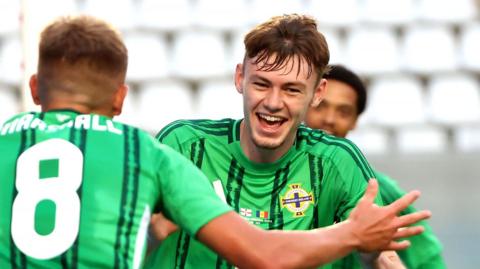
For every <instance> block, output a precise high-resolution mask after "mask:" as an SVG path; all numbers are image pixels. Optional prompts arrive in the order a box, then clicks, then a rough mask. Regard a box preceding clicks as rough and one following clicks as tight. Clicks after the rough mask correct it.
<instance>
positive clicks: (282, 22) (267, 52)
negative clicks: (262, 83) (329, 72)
mask: <svg viewBox="0 0 480 269" xmlns="http://www.w3.org/2000/svg"><path fill="white" fill-rule="evenodd" d="M244 44H245V50H246V53H245V57H248V58H254V57H257V58H256V60H255V64H259V63H262V66H261V70H265V71H273V70H278V69H281V68H283V67H285V65H286V64H287V62H288V61H289V60H290V59H291V58H292V57H296V56H298V57H301V58H303V59H304V60H305V61H306V62H307V64H308V76H310V75H311V74H312V72H313V71H315V72H316V74H317V76H318V77H317V83H318V81H319V80H320V78H322V76H323V74H324V72H325V71H326V67H327V64H328V61H329V59H330V52H329V50H328V45H327V42H326V40H325V37H324V36H323V35H322V34H321V33H320V32H319V31H318V30H317V23H316V21H315V19H313V18H312V17H309V16H306V15H298V14H289V15H283V16H275V17H272V18H271V19H269V20H268V21H266V22H264V23H262V24H260V25H258V26H256V27H255V28H254V29H253V30H251V31H250V32H249V33H248V34H247V35H246V36H245V39H244ZM271 57H275V61H273V62H272V63H270V62H269V60H270V58H271ZM267 63H268V64H267ZM292 68H293V67H292ZM298 68H300V66H298ZM298 72H300V69H299V70H298Z"/></svg>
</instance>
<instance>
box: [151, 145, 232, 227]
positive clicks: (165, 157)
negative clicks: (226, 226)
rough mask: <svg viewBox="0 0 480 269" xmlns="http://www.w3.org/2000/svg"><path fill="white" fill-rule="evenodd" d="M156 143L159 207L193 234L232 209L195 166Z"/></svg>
mask: <svg viewBox="0 0 480 269" xmlns="http://www.w3.org/2000/svg"><path fill="white" fill-rule="evenodd" d="M159 147H160V149H161V153H162V154H161V157H160V158H159V159H160V160H159V165H158V179H159V181H160V182H159V185H160V188H161V190H160V193H161V197H160V209H161V210H162V212H163V213H164V214H165V215H166V216H167V217H169V218H171V219H172V220H173V221H174V222H175V223H176V224H178V225H179V226H180V227H181V228H182V229H184V230H185V231H187V233H189V234H190V235H192V236H195V235H196V233H197V232H198V230H199V229H200V228H201V227H202V226H203V225H205V224H207V223H208V222H210V221H211V220H212V219H214V218H216V217H218V216H220V215H222V214H224V213H226V212H229V211H232V208H230V207H229V206H228V205H227V204H225V203H224V202H223V201H221V200H220V198H218V196H217V195H216V194H215V191H214V189H213V187H212V185H211V184H210V182H209V181H208V179H207V178H206V177H205V175H204V174H203V173H202V172H201V171H200V170H199V169H198V168H197V167H196V166H194V165H193V164H192V163H191V162H190V161H189V160H188V159H186V158H185V157H183V156H182V155H181V154H179V153H177V152H175V151H174V150H173V149H171V148H168V147H167V146H164V145H160V146H159Z"/></svg>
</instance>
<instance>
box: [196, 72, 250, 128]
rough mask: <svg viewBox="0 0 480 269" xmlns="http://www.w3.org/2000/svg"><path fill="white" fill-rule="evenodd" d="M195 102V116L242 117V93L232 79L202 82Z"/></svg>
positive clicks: (212, 117)
mask: <svg viewBox="0 0 480 269" xmlns="http://www.w3.org/2000/svg"><path fill="white" fill-rule="evenodd" d="M196 104H197V110H196V111H197V112H196V113H195V117H196V118H200V119H222V118H234V119H240V118H243V105H242V104H243V101H242V95H241V94H240V93H238V92H237V90H236V88H235V84H234V81H233V79H230V80H221V81H217V80H213V81H205V82H204V83H202V84H201V85H200V86H199V89H198V99H197V100H196Z"/></svg>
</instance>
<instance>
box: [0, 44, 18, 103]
mask: <svg viewBox="0 0 480 269" xmlns="http://www.w3.org/2000/svg"><path fill="white" fill-rule="evenodd" d="M2 43H3V44H0V82H1V81H3V82H4V83H7V84H14V85H20V84H21V82H22V79H23V63H22V61H23V54H22V46H23V45H22V43H21V41H20V39H19V38H17V37H12V38H7V39H5V40H4V42H2ZM0 106H1V105H0Z"/></svg>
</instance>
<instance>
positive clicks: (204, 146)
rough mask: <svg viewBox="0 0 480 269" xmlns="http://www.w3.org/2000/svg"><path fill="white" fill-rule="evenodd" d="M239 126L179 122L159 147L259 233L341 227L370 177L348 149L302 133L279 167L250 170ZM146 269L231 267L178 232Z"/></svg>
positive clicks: (363, 162)
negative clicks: (203, 179) (183, 159)
mask: <svg viewBox="0 0 480 269" xmlns="http://www.w3.org/2000/svg"><path fill="white" fill-rule="evenodd" d="M240 123H241V120H232V119H225V120H218V121H212V120H196V121H177V122H173V123H171V124H170V125H167V126H166V127H165V128H164V129H163V130H162V131H160V133H159V134H158V135H157V139H158V140H159V141H160V142H162V143H165V144H167V145H169V146H171V147H173V148H174V149H175V150H177V151H179V152H180V153H182V154H183V155H184V156H187V157H188V158H190V159H191V160H192V162H193V163H194V164H195V165H196V166H198V167H200V168H201V170H202V171H203V172H204V173H205V174H206V175H207V177H208V179H209V180H210V181H211V182H212V184H213V185H214V187H215V189H216V190H217V193H218V194H219V195H220V196H221V197H224V199H225V201H226V202H227V203H228V204H229V205H230V206H232V207H233V208H234V209H235V211H236V212H238V213H239V214H240V215H242V216H243V217H244V218H245V219H247V220H248V221H249V222H250V223H252V224H254V225H256V226H258V227H260V228H263V229H268V230H273V229H277V230H282V229H284V230H309V229H313V228H317V227H324V226H328V225H331V224H333V223H335V222H337V221H341V220H344V219H346V218H347V216H348V214H349V212H350V211H351V210H352V209H353V208H354V206H355V205H356V203H357V202H358V200H359V199H360V198H361V197H362V195H363V193H364V191H365V188H366V185H367V181H368V179H369V178H372V177H373V172H372V170H371V169H370V167H369V165H368V163H367V162H366V160H365V158H364V157H363V155H362V154H361V153H360V152H359V151H358V149H357V148H356V147H355V146H354V145H353V144H352V143H351V142H349V141H348V140H346V139H339V138H335V137H333V136H330V135H326V134H325V133H323V132H321V131H317V130H312V129H310V128H307V127H304V126H301V127H300V128H299V130H298V133H297V138H296V141H295V145H294V146H293V147H292V148H291V149H290V150H289V151H288V153H286V154H285V155H284V156H283V157H282V158H281V159H279V160H278V161H276V162H275V163H269V164H265V163H253V162H251V161H249V160H248V159H247V157H246V156H245V155H244V154H243V151H242V148H241V146H240ZM379 202H380V201H379ZM292 251H294V250H292ZM147 268H205V269H208V268H233V267H232V266H231V265H229V264H228V263H227V262H226V261H225V260H223V259H222V258H221V257H219V256H217V255H216V254H214V253H213V252H212V251H210V250H209V249H207V248H206V247H204V246H203V245H201V244H200V243H199V242H197V241H196V240H195V239H193V238H191V237H190V236H188V234H186V233H185V232H184V231H182V230H180V231H177V232H175V233H173V234H172V235H170V236H169V237H167V238H166V239H165V240H164V241H163V242H162V244H161V245H160V247H159V248H158V249H156V250H155V251H154V253H153V254H152V255H151V256H150V257H149V258H148V259H147Z"/></svg>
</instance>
